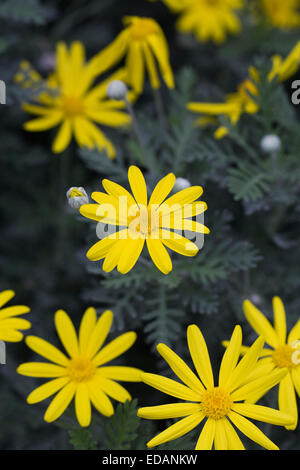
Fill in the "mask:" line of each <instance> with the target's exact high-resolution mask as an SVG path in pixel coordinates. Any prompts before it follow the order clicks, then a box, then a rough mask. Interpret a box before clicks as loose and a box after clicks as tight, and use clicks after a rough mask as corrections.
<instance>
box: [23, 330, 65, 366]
mask: <svg viewBox="0 0 300 470" xmlns="http://www.w3.org/2000/svg"><path fill="white" fill-rule="evenodd" d="M26 344H27V346H29V347H30V348H31V349H32V350H33V351H35V352H36V353H37V354H39V355H40V356H43V357H45V358H46V359H48V360H49V361H52V362H55V363H56V364H59V365H61V366H67V365H68V362H69V359H68V358H67V356H65V355H64V354H63V353H62V352H61V351H60V350H59V349H57V348H56V347H55V346H53V345H52V344H51V343H48V341H45V340H44V339H42V338H38V337H37V336H27V338H26Z"/></svg>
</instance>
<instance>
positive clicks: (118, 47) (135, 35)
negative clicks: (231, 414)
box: [93, 16, 174, 93]
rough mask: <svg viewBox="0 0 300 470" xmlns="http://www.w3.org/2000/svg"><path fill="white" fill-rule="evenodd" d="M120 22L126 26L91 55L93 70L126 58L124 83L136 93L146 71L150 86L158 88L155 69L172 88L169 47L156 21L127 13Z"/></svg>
mask: <svg viewBox="0 0 300 470" xmlns="http://www.w3.org/2000/svg"><path fill="white" fill-rule="evenodd" d="M123 21H124V24H125V29H124V30H123V31H122V32H121V33H120V34H119V36H118V37H117V38H116V39H115V40H114V41H113V42H112V43H111V44H110V45H109V46H107V47H106V48H105V49H104V50H103V51H101V52H100V53H99V54H98V55H97V56H96V57H95V58H94V60H93V66H94V67H95V70H98V71H99V72H102V70H103V69H107V68H109V67H111V66H113V65H115V64H116V63H118V62H119V61H120V60H122V59H123V58H124V57H126V72H127V76H126V82H127V83H128V84H129V85H131V86H132V87H133V89H134V90H135V92H137V93H141V92H142V90H143V87H144V80H145V70H146V71H147V72H148V75H149V79H150V84H151V86H152V88H154V89H156V88H159V87H160V78H159V74H158V68H159V70H160V73H161V76H162V78H163V80H164V82H165V84H166V85H167V87H169V88H174V77H173V72H172V68H171V65H170V59H169V47H168V44H167V41H166V38H165V35H164V33H163V30H162V29H161V27H160V26H159V24H158V23H157V22H156V21H155V20H153V19H152V18H141V17H138V16H126V17H125V18H124V20H123ZM157 65H158V66H157Z"/></svg>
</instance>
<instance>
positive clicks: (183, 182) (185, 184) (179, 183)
mask: <svg viewBox="0 0 300 470" xmlns="http://www.w3.org/2000/svg"><path fill="white" fill-rule="evenodd" d="M190 186H191V183H190V182H189V181H188V180H187V179H185V178H176V181H175V184H174V190H175V191H182V189H186V188H189V187H190Z"/></svg>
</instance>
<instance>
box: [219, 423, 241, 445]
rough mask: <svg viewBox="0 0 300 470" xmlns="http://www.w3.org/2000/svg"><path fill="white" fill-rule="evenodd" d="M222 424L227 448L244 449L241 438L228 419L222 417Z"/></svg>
mask: <svg viewBox="0 0 300 470" xmlns="http://www.w3.org/2000/svg"><path fill="white" fill-rule="evenodd" d="M223 425H224V427H225V432H226V437H227V444H228V450H245V447H244V445H243V443H242V441H241V439H240V438H239V436H238V434H237V432H236V430H235V429H234V427H233V426H232V424H231V423H230V422H229V421H228V419H224V421H223Z"/></svg>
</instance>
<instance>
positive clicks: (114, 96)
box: [107, 80, 128, 101]
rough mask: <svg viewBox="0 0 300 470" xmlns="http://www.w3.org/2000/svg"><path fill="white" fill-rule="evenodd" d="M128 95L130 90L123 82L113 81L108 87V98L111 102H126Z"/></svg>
mask: <svg viewBox="0 0 300 470" xmlns="http://www.w3.org/2000/svg"><path fill="white" fill-rule="evenodd" d="M127 93H128V88H127V86H126V84H125V83H124V82H122V81H121V80H113V81H111V82H110V84H109V85H108V87H107V96H108V97H109V98H110V99H111V100H117V101H121V100H125V98H126V96H127Z"/></svg>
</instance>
